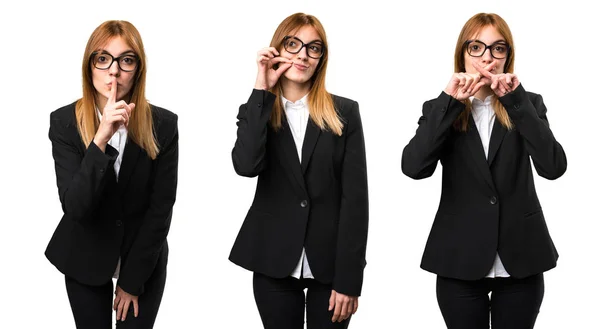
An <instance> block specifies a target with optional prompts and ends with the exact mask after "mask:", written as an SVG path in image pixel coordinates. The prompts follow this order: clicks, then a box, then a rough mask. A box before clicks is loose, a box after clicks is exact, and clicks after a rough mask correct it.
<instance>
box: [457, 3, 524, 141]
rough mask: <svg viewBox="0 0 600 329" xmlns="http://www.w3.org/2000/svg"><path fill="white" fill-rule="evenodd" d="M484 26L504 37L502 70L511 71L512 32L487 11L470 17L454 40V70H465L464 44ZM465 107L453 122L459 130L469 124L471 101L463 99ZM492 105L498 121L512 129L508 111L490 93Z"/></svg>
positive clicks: (499, 18)
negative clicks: (504, 48) (504, 59)
mask: <svg viewBox="0 0 600 329" xmlns="http://www.w3.org/2000/svg"><path fill="white" fill-rule="evenodd" d="M486 26H493V27H494V28H495V29H496V30H497V31H498V33H500V35H502V37H503V38H504V40H505V41H506V43H507V44H508V45H509V47H510V48H509V52H508V55H507V56H506V63H505V64H504V72H505V73H513V71H514V64H515V48H514V43H513V37H512V33H511V32H510V28H509V27H508V24H506V22H505V21H504V19H502V17H500V16H498V15H497V14H487V13H479V14H476V15H475V16H473V17H471V18H470V19H469V20H468V21H467V22H466V23H465V25H464V26H463V28H462V31H461V32H460V35H459V36H458V40H457V41H456V49H455V51H454V72H465V71H466V68H465V52H466V49H465V45H466V42H467V41H468V40H469V38H471V37H472V36H473V35H475V34H477V33H478V32H479V31H481V30H482V29H483V28H484V27H486ZM465 105H466V108H465V110H464V111H463V112H462V113H461V114H460V115H459V116H458V118H457V119H456V121H455V122H454V127H455V128H456V129H457V130H460V131H463V132H464V131H467V129H468V126H469V114H470V113H471V101H470V100H469V99H467V100H466V101H465ZM492 107H493V109H494V112H495V113H496V119H497V120H498V121H500V123H501V124H502V125H503V126H504V127H505V128H506V129H509V130H510V129H513V127H514V125H513V123H512V121H511V120H510V117H509V116H508V112H506V109H505V108H504V106H502V104H501V103H500V100H498V97H497V96H496V95H492Z"/></svg>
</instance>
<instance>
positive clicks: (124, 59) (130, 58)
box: [121, 56, 137, 64]
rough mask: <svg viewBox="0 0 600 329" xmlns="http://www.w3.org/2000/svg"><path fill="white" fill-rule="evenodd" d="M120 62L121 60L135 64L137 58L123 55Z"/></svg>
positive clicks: (124, 62)
mask: <svg viewBox="0 0 600 329" xmlns="http://www.w3.org/2000/svg"><path fill="white" fill-rule="evenodd" d="M121 62H123V64H135V63H136V62H137V59H136V58H135V57H133V56H125V57H123V58H122V59H121Z"/></svg>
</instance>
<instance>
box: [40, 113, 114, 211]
mask: <svg viewBox="0 0 600 329" xmlns="http://www.w3.org/2000/svg"><path fill="white" fill-rule="evenodd" d="M72 124H73V123H68V122H64V121H63V120H61V119H60V118H59V116H58V114H57V113H56V112H53V113H52V114H51V115H50V130H49V132H48V137H49V138H50V141H51V142H52V156H53V157H54V167H55V170H56V184H57V186H58V195H59V198H60V202H61V204H62V209H63V212H64V213H65V215H66V216H67V217H69V218H71V219H72V220H74V221H82V220H85V219H87V218H91V216H89V215H90V214H91V213H92V211H93V210H94V209H95V208H96V207H97V206H98V204H99V200H100V195H101V194H102V191H103V189H104V186H105V185H106V177H107V173H108V171H109V170H112V168H113V165H114V163H115V160H116V159H117V156H118V154H119V152H118V151H117V150H116V149H114V148H113V147H112V146H110V145H107V146H106V153H105V152H102V150H100V148H98V146H96V144H94V142H93V141H92V142H91V143H90V145H89V147H88V148H87V149H86V150H85V151H84V153H83V154H81V151H80V148H79V147H78V145H79V144H80V143H81V140H80V139H79V134H75V133H73V129H77V128H76V127H73V126H72Z"/></svg>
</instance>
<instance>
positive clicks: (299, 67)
mask: <svg viewBox="0 0 600 329" xmlns="http://www.w3.org/2000/svg"><path fill="white" fill-rule="evenodd" d="M294 67H295V68H296V69H297V70H299V71H306V70H308V66H306V65H302V64H298V63H294Z"/></svg>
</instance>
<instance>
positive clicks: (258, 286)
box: [253, 273, 350, 329]
mask: <svg viewBox="0 0 600 329" xmlns="http://www.w3.org/2000/svg"><path fill="white" fill-rule="evenodd" d="M253 285H254V299H255V300H256V306H257V307H258V312H259V313H260V318H261V319H262V322H263V325H264V327H265V329H282V328H286V329H302V328H304V309H305V307H306V325H307V328H308V329H326V328H348V324H349V323H350V318H348V319H346V320H344V321H342V322H335V323H334V322H331V318H332V317H333V310H332V311H328V309H329V297H331V289H332V288H331V284H323V283H320V282H318V281H316V280H314V279H296V278H293V277H287V278H284V279H274V278H271V277H268V276H266V275H263V274H260V273H254V279H253ZM304 289H306V295H304Z"/></svg>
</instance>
